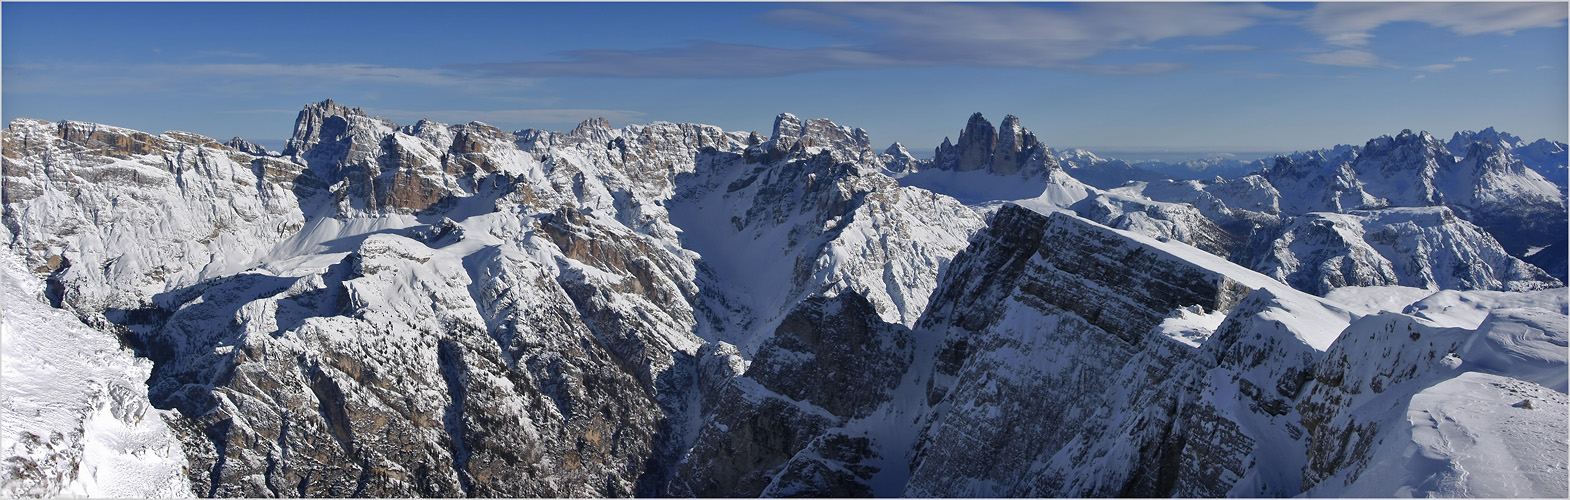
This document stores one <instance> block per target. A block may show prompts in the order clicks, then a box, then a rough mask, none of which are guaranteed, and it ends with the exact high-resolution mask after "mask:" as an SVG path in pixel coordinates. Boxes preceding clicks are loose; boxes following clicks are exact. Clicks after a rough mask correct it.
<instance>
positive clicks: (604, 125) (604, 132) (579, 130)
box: [567, 118, 615, 144]
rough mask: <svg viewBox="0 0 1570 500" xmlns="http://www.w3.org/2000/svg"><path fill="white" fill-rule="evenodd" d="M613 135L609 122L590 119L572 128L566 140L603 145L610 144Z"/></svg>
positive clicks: (601, 119)
mask: <svg viewBox="0 0 1570 500" xmlns="http://www.w3.org/2000/svg"><path fill="white" fill-rule="evenodd" d="M614 135H615V133H614V131H613V130H612V129H611V122H609V121H607V120H606V119H604V118H590V119H587V120H584V121H583V122H582V123H579V124H578V126H576V127H573V129H572V131H571V132H568V133H567V138H568V139H577V140H581V141H584V142H587V143H590V144H605V143H608V142H610V141H611V139H613V138H614V137H613V136H614Z"/></svg>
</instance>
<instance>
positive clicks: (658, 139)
mask: <svg viewBox="0 0 1570 500" xmlns="http://www.w3.org/2000/svg"><path fill="white" fill-rule="evenodd" d="M3 165H4V170H3V176H4V177H3V179H4V182H5V184H4V192H3V194H4V196H3V200H0V201H3V204H4V207H5V208H4V214H3V217H0V222H3V226H4V229H3V231H4V233H3V234H0V236H3V237H4V239H5V241H6V242H7V244H8V246H7V249H8V251H7V252H6V254H5V257H4V264H5V265H4V269H3V270H4V272H5V274H4V287H5V290H4V292H5V297H6V306H5V322H4V323H3V325H4V339H3V345H4V349H5V352H4V356H5V357H4V361H5V363H4V370H5V373H4V381H5V383H4V385H3V390H4V395H5V398H4V402H3V403H0V410H3V412H0V418H3V421H4V423H5V425H4V428H3V435H0V439H3V441H0V454H3V456H4V457H5V458H4V472H0V474H3V475H4V477H5V478H6V481H5V486H4V487H3V488H4V490H5V491H4V493H6V494H10V495H13V496H17V495H21V496H56V495H62V494H83V495H112V496H171V495H191V496H245V497H301V496H349V495H353V496H379V497H410V496H486V497H520V496H554V497H562V496H584V497H588V496H633V495H637V496H703V497H721V496H839V497H858V496H1035V497H1040V496H1146V497H1155V496H1174V495H1176V496H1207V497H1210V496H1295V495H1300V494H1306V495H1309V496H1408V495H1459V496H1551V497H1563V496H1565V495H1566V494H1567V482H1570V480H1567V475H1566V471H1565V463H1564V461H1563V457H1564V455H1565V454H1566V453H1567V450H1566V443H1567V439H1566V436H1570V431H1567V428H1566V421H1567V418H1570V399H1567V397H1566V395H1565V393H1566V377H1565V373H1566V358H1567V353H1566V350H1567V324H1566V323H1567V317H1570V316H1567V314H1570V299H1567V297H1566V294H1565V289H1564V288H1563V286H1564V283H1565V281H1566V280H1567V278H1566V270H1565V267H1566V266H1565V263H1566V257H1565V255H1566V253H1565V251H1566V236H1565V234H1566V228H1567V222H1566V219H1567V213H1570V210H1567V205H1566V181H1567V178H1566V148H1565V145H1564V144H1563V143H1558V142H1549V141H1545V140H1540V141H1536V142H1532V143H1527V142H1525V141H1522V140H1521V139H1519V138H1516V137H1514V136H1511V135H1509V134H1506V133H1503V132H1498V131H1495V130H1493V129H1485V130H1483V131H1482V132H1458V133H1456V134H1455V135H1453V136H1452V137H1451V139H1450V140H1449V141H1441V140H1439V139H1438V138H1436V137H1434V136H1432V135H1430V134H1428V133H1426V132H1419V133H1413V132H1411V131H1401V132H1400V133H1398V134H1396V135H1394V136H1383V137H1378V138H1374V139H1371V140H1369V141H1368V142H1367V143H1366V144H1364V145H1362V146H1337V147H1334V148H1329V149H1324V150H1316V151H1309V152H1300V153H1295V154H1293V155H1286V156H1281V157H1277V158H1274V159H1272V160H1271V161H1269V162H1260V163H1258V164H1257V168H1250V169H1249V173H1247V174H1246V175H1239V176H1228V177H1219V176H1218V177H1216V178H1213V179H1210V180H1178V179H1172V178H1168V177H1165V176H1162V175H1159V174H1156V173H1154V172H1152V171H1150V170H1144V169H1140V168H1138V167H1137V166H1136V165H1130V164H1128V163H1126V162H1121V161H1117V160H1105V159H1102V158H1099V157H1097V156H1096V155H1095V154H1094V153H1091V152H1089V151H1084V150H1063V151H1059V150H1054V149H1052V148H1051V147H1049V146H1048V145H1047V144H1046V142H1045V141H1044V140H1043V139H1042V138H1039V137H1037V136H1036V135H1035V134H1033V133H1032V132H1030V131H1029V130H1027V129H1026V128H1024V127H1023V126H1022V125H1021V122H1020V120H1019V119H1018V118H1016V117H1013V116H1008V117H1005V118H1004V119H1003V120H1002V122H1001V123H1000V125H998V126H993V125H992V123H991V122H989V121H988V120H987V119H986V118H985V117H983V116H981V115H980V114H976V115H973V116H971V117H970V119H969V120H968V121H967V122H966V124H965V126H964V127H963V128H962V129H961V131H960V133H959V134H958V136H957V139H956V140H954V141H950V140H945V141H944V142H943V143H942V144H941V145H939V146H937V147H936V149H935V150H934V154H933V156H932V157H931V158H928V159H918V158H916V157H914V156H913V155H911V154H910V153H909V150H908V149H906V147H905V146H904V145H900V144H894V145H892V146H889V147H888V148H885V149H878V148H875V147H874V146H873V145H872V144H871V143H870V142H869V140H868V134H867V133H866V131H863V130H861V129H856V128H852V127H846V126H842V125H838V124H835V123H833V122H830V121H828V120H822V119H800V118H798V117H796V116H793V115H790V114H782V115H779V116H778V117H777V118H776V119H775V122H774V125H773V128H772V130H771V131H769V132H768V133H767V134H762V133H758V132H735V131H730V132H727V131H724V130H721V129H719V128H717V127H713V126H707V125H698V124H674V123H665V122H657V123H652V124H648V125H630V126H627V127H623V128H619V129H618V128H612V127H610V125H609V124H608V123H607V122H606V121H605V120H602V119H591V120H588V121H585V122H583V123H582V124H580V125H578V126H577V127H576V128H574V129H573V130H571V131H567V132H553V131H544V130H532V129H531V130H522V131H516V132H508V131H503V130H500V129H498V128H496V127H492V126H489V125H486V124H484V123H479V122H471V123H468V124H459V125H449V124H442V123H436V122H432V121H429V120H422V121H419V122H417V123H414V124H412V125H399V124H396V123H393V122H391V121H388V120H385V119H381V118H378V117H375V116H370V115H369V114H367V113H365V112H364V111H362V110H360V109H357V108H350V107H346V106H342V105H339V104H337V103H334V102H333V101H330V100H329V101H323V102H319V103H313V104H310V105H307V106H306V107H305V108H304V109H303V110H302V111H301V112H300V114H299V115H298V118H297V119H296V121H295V126H294V133H293V135H292V137H291V138H290V139H289V140H288V142H287V143H286V146H285V148H284V149H283V150H282V151H278V152H273V151H268V150H266V149H265V148H263V147H261V146H258V145H256V144H253V143H250V142H248V141H245V140H243V139H240V138H235V139H233V140H230V141H227V142H219V141H217V140H215V139H211V138H207V137H202V136H199V135H195V134H190V133H184V132H165V133H162V134H157V135H154V134H149V133H145V132H140V131H134V130H129V129H124V128H118V127H113V126H108V125H100V124H92V123H81V122H71V121H60V122H46V121H41V120H31V119H18V120H15V121H13V122H12V123H11V124H10V126H9V128H8V129H7V130H5V132H4V157H3ZM68 375H69V376H68Z"/></svg>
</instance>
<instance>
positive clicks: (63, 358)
mask: <svg viewBox="0 0 1570 500" xmlns="http://www.w3.org/2000/svg"><path fill="white" fill-rule="evenodd" d="M0 288H3V290H0V292H3V293H4V300H3V304H4V307H3V309H4V316H3V321H0V352H3V355H0V367H3V368H0V369H3V376H0V380H3V381H4V384H3V385H0V455H3V456H4V457H5V461H4V464H3V469H0V478H3V481H0V483H3V485H0V494H3V495H5V496H30V497H54V496H89V497H119V498H131V497H189V496H191V487H190V484H189V483H188V482H187V480H186V468H187V466H188V465H187V461H186V457H185V453H184V451H183V449H182V448H181V446H180V441H179V439H178V438H177V437H176V436H175V431H174V430H172V429H171V427H170V425H169V424H168V423H167V421H166V419H174V418H177V417H176V416H175V414H174V412H170V411H166V410H159V409H156V408H153V407H152V405H151V404H149V403H148V399H147V376H148V373H149V371H151V369H152V363H150V362H148V361H147V360H145V359H140V358H137V357H135V356H133V355H132V353H131V352H130V351H128V350H125V349H122V348H121V347H120V344H119V342H118V341H117V340H115V339H114V337H113V336H111V335H110V334H109V333H107V332H103V331H100V330H95V329H93V328H90V327H88V326H87V325H84V324H82V322H81V320H79V319H77V318H76V317H75V316H73V315H72V314H70V313H68V312H66V311H62V310H59V309H54V308H51V307H49V305H48V304H46V303H44V301H43V288H44V285H43V283H42V282H41V281H40V280H38V279H37V278H35V277H33V276H32V275H30V274H29V273H28V272H27V271H26V270H25V269H24V268H23V267H22V263H21V261H20V259H18V258H16V257H15V256H12V255H10V254H6V255H0Z"/></svg>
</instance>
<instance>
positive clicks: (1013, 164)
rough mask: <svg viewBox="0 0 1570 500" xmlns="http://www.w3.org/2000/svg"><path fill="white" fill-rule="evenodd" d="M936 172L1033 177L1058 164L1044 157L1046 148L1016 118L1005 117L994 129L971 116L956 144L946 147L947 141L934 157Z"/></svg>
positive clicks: (985, 122) (1049, 157)
mask: <svg viewBox="0 0 1570 500" xmlns="http://www.w3.org/2000/svg"><path fill="white" fill-rule="evenodd" d="M933 156H934V163H935V165H936V168H939V169H944V170H954V171H959V172H969V171H973V170H986V171H987V172H988V173H991V174H995V175H1017V174H1021V172H1024V175H1025V176H1027V177H1029V176H1036V175H1040V174H1042V173H1044V172H1046V171H1047V170H1050V169H1051V168H1053V167H1054V166H1056V164H1057V161H1056V159H1055V158H1053V157H1052V155H1050V154H1048V153H1047V148H1046V146H1044V145H1042V144H1041V143H1040V142H1038V141H1037V140H1036V135H1035V134H1032V133H1031V132H1030V131H1029V130H1025V128H1024V127H1021V126H1020V124H1019V118H1017V117H1015V116H1014V115H1008V116H1005V117H1004V118H1003V124H1002V126H1000V127H998V128H994V127H993V126H992V122H989V121H987V119H986V118H985V117H983V116H981V113H976V114H973V115H970V121H968V122H966V124H965V129H964V130H962V131H960V134H959V143H958V144H955V145H949V142H948V139H947V138H945V139H944V140H943V145H941V146H938V149H937V151H936V152H935V153H934V155H933Z"/></svg>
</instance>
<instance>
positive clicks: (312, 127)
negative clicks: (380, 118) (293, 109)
mask: <svg viewBox="0 0 1570 500" xmlns="http://www.w3.org/2000/svg"><path fill="white" fill-rule="evenodd" d="M350 117H366V115H365V111H363V110H361V109H360V108H350V107H348V106H344V105H341V104H338V103H335V102H333V100H332V99H327V100H324V101H322V102H318V103H312V104H307V105H306V106H305V109H302V110H300V114H299V116H297V117H295V119H294V135H293V136H291V137H290V138H289V142H288V143H287V144H286V145H285V146H284V149H283V153H284V154H285V155H291V156H293V155H298V154H304V153H305V152H306V151H309V150H310V149H311V148H312V147H315V146H316V144H317V143H319V142H322V141H324V140H325V141H335V140H337V139H340V138H342V137H344V136H346V135H347V134H348V132H349V118H350Z"/></svg>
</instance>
